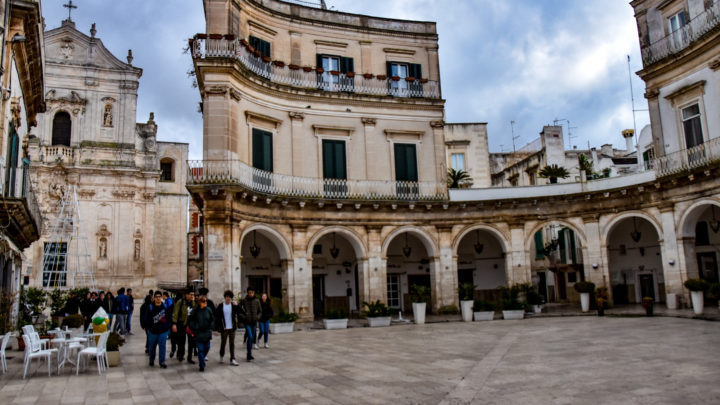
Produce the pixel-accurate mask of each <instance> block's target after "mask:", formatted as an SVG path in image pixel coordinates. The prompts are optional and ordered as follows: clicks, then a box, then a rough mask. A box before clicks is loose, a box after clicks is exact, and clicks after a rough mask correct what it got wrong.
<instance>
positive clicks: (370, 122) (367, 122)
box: [360, 117, 377, 126]
mask: <svg viewBox="0 0 720 405" xmlns="http://www.w3.org/2000/svg"><path fill="white" fill-rule="evenodd" d="M360 121H362V123H363V124H365V125H368V126H373V125H375V124H377V120H376V119H375V118H370V117H362V118H360Z"/></svg>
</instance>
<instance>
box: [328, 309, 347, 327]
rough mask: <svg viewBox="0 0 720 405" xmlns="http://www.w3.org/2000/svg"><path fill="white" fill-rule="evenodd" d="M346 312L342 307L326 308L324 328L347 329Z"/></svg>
mask: <svg viewBox="0 0 720 405" xmlns="http://www.w3.org/2000/svg"><path fill="white" fill-rule="evenodd" d="M347 324H348V314H347V312H346V311H345V310H343V309H328V310H327V311H325V319H323V326H324V327H325V329H347Z"/></svg>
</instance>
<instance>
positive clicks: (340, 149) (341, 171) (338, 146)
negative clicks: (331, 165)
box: [335, 141, 347, 179]
mask: <svg viewBox="0 0 720 405" xmlns="http://www.w3.org/2000/svg"><path fill="white" fill-rule="evenodd" d="M335 176H336V177H335V178H337V179H347V171H346V168H345V142H343V141H338V142H335Z"/></svg>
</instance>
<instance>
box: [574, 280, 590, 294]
mask: <svg viewBox="0 0 720 405" xmlns="http://www.w3.org/2000/svg"><path fill="white" fill-rule="evenodd" d="M575 291H577V292H579V293H591V292H593V291H595V284H594V283H591V282H589V281H578V282H577V283H575Z"/></svg>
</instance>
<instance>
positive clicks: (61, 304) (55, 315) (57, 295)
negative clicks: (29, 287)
mask: <svg viewBox="0 0 720 405" xmlns="http://www.w3.org/2000/svg"><path fill="white" fill-rule="evenodd" d="M48 296H49V297H50V316H51V317H52V319H53V321H55V322H56V323H57V324H58V325H59V324H62V321H63V318H64V317H65V313H64V312H63V309H64V308H65V302H66V301H67V296H66V295H65V293H64V292H63V291H62V290H59V289H57V288H55V289H54V290H52V292H50V293H49V294H48Z"/></svg>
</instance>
